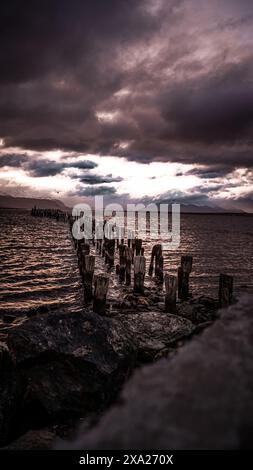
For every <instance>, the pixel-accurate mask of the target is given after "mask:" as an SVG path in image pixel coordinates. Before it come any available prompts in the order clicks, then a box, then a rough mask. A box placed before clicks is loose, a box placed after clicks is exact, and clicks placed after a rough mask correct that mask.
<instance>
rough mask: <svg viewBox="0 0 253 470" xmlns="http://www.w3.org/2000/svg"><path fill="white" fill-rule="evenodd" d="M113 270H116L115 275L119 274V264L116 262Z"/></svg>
mask: <svg viewBox="0 0 253 470" xmlns="http://www.w3.org/2000/svg"><path fill="white" fill-rule="evenodd" d="M115 271H116V275H117V276H118V275H119V264H116V268H115Z"/></svg>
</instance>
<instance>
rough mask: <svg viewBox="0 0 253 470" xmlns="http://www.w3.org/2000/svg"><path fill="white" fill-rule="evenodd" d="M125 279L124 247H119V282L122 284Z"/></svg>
mask: <svg viewBox="0 0 253 470" xmlns="http://www.w3.org/2000/svg"><path fill="white" fill-rule="evenodd" d="M125 277H126V245H123V244H120V245H119V280H120V282H124V281H125Z"/></svg>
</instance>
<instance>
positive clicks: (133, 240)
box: [132, 238, 136, 264]
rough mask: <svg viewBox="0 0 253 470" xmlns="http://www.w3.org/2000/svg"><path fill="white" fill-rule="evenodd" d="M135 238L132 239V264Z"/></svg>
mask: <svg viewBox="0 0 253 470" xmlns="http://www.w3.org/2000/svg"><path fill="white" fill-rule="evenodd" d="M135 240H136V239H135V238H133V239H132V264H134V256H135Z"/></svg>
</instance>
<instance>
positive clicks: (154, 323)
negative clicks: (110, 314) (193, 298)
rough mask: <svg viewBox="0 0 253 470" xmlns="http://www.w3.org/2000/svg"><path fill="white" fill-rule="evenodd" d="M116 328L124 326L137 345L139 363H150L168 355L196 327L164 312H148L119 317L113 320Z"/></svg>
mask: <svg viewBox="0 0 253 470" xmlns="http://www.w3.org/2000/svg"><path fill="white" fill-rule="evenodd" d="M112 324H113V325H115V328H116V329H117V328H118V325H122V326H124V330H125V331H129V332H130V333H131V335H132V337H133V338H134V340H135V342H136V344H137V351H138V354H137V358H138V362H139V363H143V362H150V361H153V360H154V359H156V358H157V357H159V355H160V354H161V353H162V354H166V353H167V352H168V350H169V349H170V348H171V347H173V346H175V345H176V344H177V342H178V341H180V340H182V339H184V338H185V337H188V336H190V335H191V334H192V332H193V331H194V325H193V324H192V323H191V321H189V320H187V319H186V318H181V317H179V316H177V315H169V314H167V313H163V312H155V311H153V312H152V311H147V312H145V311H144V312H138V313H133V314H127V315H126V314H124V315H118V316H117V317H116V318H114V319H112Z"/></svg>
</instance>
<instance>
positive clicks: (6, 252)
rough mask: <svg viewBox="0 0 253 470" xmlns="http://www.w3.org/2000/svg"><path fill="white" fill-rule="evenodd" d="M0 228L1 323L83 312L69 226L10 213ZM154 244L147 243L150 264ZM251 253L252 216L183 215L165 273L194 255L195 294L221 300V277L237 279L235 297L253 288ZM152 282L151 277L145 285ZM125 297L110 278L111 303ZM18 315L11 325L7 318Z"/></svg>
mask: <svg viewBox="0 0 253 470" xmlns="http://www.w3.org/2000/svg"><path fill="white" fill-rule="evenodd" d="M0 223H1V254H0V259H1V272H0V299H1V306H0V314H1V315H0V324H2V325H3V324H4V322H5V323H6V322H9V323H11V324H12V325H13V326H15V324H16V323H18V322H20V321H22V318H23V317H24V315H26V314H27V313H28V314H29V313H32V311H33V310H38V309H39V311H40V309H41V311H42V312H43V311H45V310H47V308H50V309H52V308H58V307H60V308H65V309H71V310H80V308H82V286H81V283H80V277H79V272H78V269H77V260H76V254H75V250H74V247H73V243H72V240H71V237H70V234H69V228H68V224H67V223H64V222H57V221H55V220H51V219H46V218H34V217H31V216H30V215H29V213H28V212H26V211H6V210H1V211H0ZM154 243H155V241H154V240H152V241H151V242H150V241H149V240H147V241H145V242H144V248H145V256H146V257H147V263H148V262H149V258H150V251H151V247H152V245H153V244H154ZM252 253H253V217H247V216H238V215H229V214H228V215H227V214H226V215H190V214H188V215H182V216H181V244H180V248H179V249H178V250H177V251H175V252H165V253H164V258H165V269H166V270H167V271H169V272H170V273H172V274H173V273H175V272H176V269H177V267H178V265H179V262H180V257H181V255H182V254H191V255H193V271H192V273H191V290H192V292H193V293H195V294H196V293H200V294H207V295H212V296H215V297H216V296H217V290H218V278H219V273H220V272H224V273H227V274H231V275H233V276H234V281H235V293H239V292H240V291H242V290H244V291H245V290H252V289H253V263H252V261H253V260H252ZM94 254H95V253H94ZM104 270H105V266H104V261H103V260H102V259H101V258H100V257H97V259H96V271H97V272H99V271H104ZM153 282H154V281H153V280H151V279H149V278H148V277H146V285H149V284H152V283H153ZM129 289H130V290H131V287H130V288H129ZM121 295H122V289H121V287H120V286H119V284H118V281H117V279H116V277H115V275H114V273H111V276H110V291H109V298H110V297H112V298H115V297H120V296H121ZM14 314H15V316H16V319H15V320H13V321H12V319H11V318H8V316H10V317H11V316H12V315H14Z"/></svg>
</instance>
